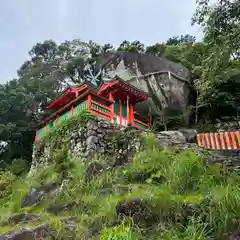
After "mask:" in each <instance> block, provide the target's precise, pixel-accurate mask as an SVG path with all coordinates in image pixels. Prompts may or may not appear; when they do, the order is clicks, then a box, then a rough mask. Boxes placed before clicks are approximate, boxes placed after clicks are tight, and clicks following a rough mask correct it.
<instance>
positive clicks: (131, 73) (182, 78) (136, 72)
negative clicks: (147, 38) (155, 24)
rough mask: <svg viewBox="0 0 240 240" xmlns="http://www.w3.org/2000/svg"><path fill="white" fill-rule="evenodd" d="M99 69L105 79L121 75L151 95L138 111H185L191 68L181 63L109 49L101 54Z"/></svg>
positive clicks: (140, 105) (175, 113)
mask: <svg viewBox="0 0 240 240" xmlns="http://www.w3.org/2000/svg"><path fill="white" fill-rule="evenodd" d="M97 68H98V70H100V69H101V70H102V78H103V80H105V81H108V80H110V79H113V78H115V77H119V78H121V79H122V80H124V81H126V82H128V83H130V84H132V85H134V86H135V87H137V88H138V89H140V90H142V91H145V92H147V93H148V94H149V96H150V99H149V100H147V101H146V102H143V103H140V104H137V106H136V108H137V110H138V111H141V112H142V113H145V114H146V115H147V114H148V113H149V111H151V114H153V115H155V114H157V113H159V111H160V110H161V111H162V113H164V114H165V115H177V114H179V113H180V112H185V110H186V107H187V104H188V99H189V93H190V86H189V71H188V69H187V68H185V67H184V66H183V65H182V64H180V63H175V62H172V61H169V60H168V59H166V58H158V57H156V56H151V55H148V54H140V53H132V52H107V53H105V54H103V55H102V56H100V57H99V60H98V64H97Z"/></svg>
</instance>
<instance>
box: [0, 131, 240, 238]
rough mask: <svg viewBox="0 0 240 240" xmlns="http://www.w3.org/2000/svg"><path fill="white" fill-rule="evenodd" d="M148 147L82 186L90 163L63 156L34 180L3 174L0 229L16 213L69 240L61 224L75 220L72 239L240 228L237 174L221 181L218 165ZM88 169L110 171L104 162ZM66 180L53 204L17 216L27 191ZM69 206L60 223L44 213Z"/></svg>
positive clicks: (209, 233)
mask: <svg viewBox="0 0 240 240" xmlns="http://www.w3.org/2000/svg"><path fill="white" fill-rule="evenodd" d="M145 146H146V147H145V149H144V150H143V151H141V152H139V153H137V154H136V155H135V156H134V158H133V160H132V161H131V162H130V163H129V164H128V166H125V168H124V169H123V168H111V169H108V170H104V171H102V172H99V173H97V174H93V176H91V178H90V180H89V181H87V182H86V181H85V174H86V169H87V168H88V167H89V166H90V165H91V163H85V164H84V163H83V161H81V159H78V158H77V157H75V156H72V157H71V158H69V157H66V155H65V153H64V151H62V152H61V151H60V152H58V153H57V154H56V155H55V158H57V159H55V160H54V161H53V164H52V165H50V166H48V167H47V168H45V169H42V170H41V171H38V173H37V174H35V175H34V176H31V177H21V178H17V177H16V176H13V175H12V174H11V173H9V172H5V173H1V175H0V189H2V192H1V194H2V196H3V197H2V200H1V202H0V204H1V205H0V206H1V208H0V223H1V222H3V221H4V220H6V219H7V218H8V217H9V216H11V215H13V214H16V213H20V212H26V213H34V214H38V215H40V216H41V221H42V222H47V223H49V224H50V225H51V226H52V227H53V228H54V229H55V230H56V233H57V235H58V239H67V238H66V236H67V234H69V233H68V232H67V231H66V229H65V227H64V223H63V219H65V218H68V217H72V216H74V217H76V218H77V223H76V232H77V239H92V240H94V239H102V240H108V239H109V240H111V239H114V240H118V239H119V240H120V239H126V240H135V239H136V240H137V239H140V240H141V239H153V240H154V239H156V240H158V239H163V240H174V239H176V240H178V239H183V240H204V239H217V238H219V237H220V236H222V235H223V234H224V233H226V232H230V231H234V230H235V229H236V228H237V227H238V223H239V212H240V181H239V179H240V175H239V173H238V172H237V171H235V172H233V173H226V172H224V171H222V168H221V166H220V165H217V164H216V165H209V166H206V165H205V164H204V163H203V161H202V159H200V158H198V157H197V156H196V155H195V154H194V153H192V152H189V151H185V152H181V153H177V152H176V151H174V150H173V149H163V148H159V147H158V144H157V142H156V139H154V137H153V136H152V135H147V137H146V144H145ZM61 154H62V156H61ZM93 161H98V162H99V163H100V164H102V165H103V166H104V164H107V163H106V162H105V161H104V158H102V159H99V160H98V159H93ZM62 163H64V165H62V166H61V167H59V165H61V164H62ZM63 176H64V180H65V181H66V182H65V184H64V185H62V189H61V191H60V192H59V193H58V194H57V195H56V196H54V197H48V196H47V195H46V198H45V199H43V200H42V201H41V202H40V204H39V205H38V206H32V207H28V208H23V209H22V208H21V201H22V199H23V198H24V196H25V195H26V194H27V193H28V192H29V189H30V187H32V186H35V187H39V186H44V185H46V184H50V183H53V182H57V183H59V184H61V181H62V179H63ZM138 200H141V201H139V202H140V203H139V202H138ZM134 201H135V202H134ZM136 202H137V203H136ZM72 203H74V204H75V205H73V207H72V208H68V209H65V210H64V211H59V212H58V214H57V215H54V214H53V213H50V212H48V211H47V209H48V208H49V207H50V206H61V205H66V204H72ZM141 204H143V205H141ZM119 205H120V206H121V207H122V208H123V207H124V211H125V216H123V214H119V210H118V206H119ZM121 211H123V210H121ZM124 211H123V212H124ZM123 212H122V213H123ZM36 224H39V222H37V223H36ZM32 225H34V223H31V225H28V226H32ZM21 227H22V225H19V226H15V228H21ZM9 230H12V226H2V227H0V232H1V233H5V232H7V231H9Z"/></svg>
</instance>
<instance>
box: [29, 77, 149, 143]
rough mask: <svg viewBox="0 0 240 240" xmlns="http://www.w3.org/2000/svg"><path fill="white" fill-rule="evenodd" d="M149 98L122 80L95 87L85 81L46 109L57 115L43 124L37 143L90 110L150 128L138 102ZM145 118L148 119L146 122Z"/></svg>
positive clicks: (107, 118) (116, 119)
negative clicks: (81, 113) (65, 122)
mask: <svg viewBox="0 0 240 240" xmlns="http://www.w3.org/2000/svg"><path fill="white" fill-rule="evenodd" d="M147 99H148V94H147V93H145V92H143V91H141V90H139V89H137V88H135V87H134V86H132V85H130V84H128V83H126V82H125V81H123V80H121V79H118V78H116V79H114V80H111V81H107V82H102V84H100V85H99V86H95V85H94V84H92V83H91V82H90V81H84V82H83V83H81V84H79V85H78V86H74V87H69V88H67V89H65V90H64V91H63V92H62V93H61V94H60V95H58V96H57V97H56V98H55V99H53V100H51V101H50V102H48V103H47V105H46V109H49V110H52V111H53V113H52V115H50V116H49V117H47V118H46V119H44V121H43V122H42V123H41V124H39V126H38V128H37V129H36V136H35V140H34V142H37V141H38V140H39V139H41V138H42V137H43V136H45V135H46V134H47V133H48V132H49V131H51V130H52V129H53V128H54V127H55V126H56V125H58V124H61V123H62V122H64V121H66V120H68V119H70V118H72V117H73V116H76V115H78V114H79V113H80V112H81V111H83V110H88V111H90V112H91V114H93V115H94V116H96V117H99V118H102V119H105V120H107V121H111V122H114V121H115V122H116V123H117V124H119V125H122V126H133V127H135V128H138V129H149V127H150V124H149V121H148V120H147V121H146V118H142V117H141V115H140V113H138V112H136V110H135V108H134V106H135V104H136V103H139V102H142V101H145V100H147ZM144 119H145V120H144Z"/></svg>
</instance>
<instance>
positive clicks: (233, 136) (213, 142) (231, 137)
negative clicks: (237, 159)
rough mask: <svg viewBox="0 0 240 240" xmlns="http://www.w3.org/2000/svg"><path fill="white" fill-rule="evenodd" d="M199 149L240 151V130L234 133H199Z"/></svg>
mask: <svg viewBox="0 0 240 240" xmlns="http://www.w3.org/2000/svg"><path fill="white" fill-rule="evenodd" d="M197 144H198V146H199V147H203V148H208V149H219V150H220V149H229V150H231V149H233V150H234V149H240V130H239V131H234V132H217V133H199V134H198V135H197Z"/></svg>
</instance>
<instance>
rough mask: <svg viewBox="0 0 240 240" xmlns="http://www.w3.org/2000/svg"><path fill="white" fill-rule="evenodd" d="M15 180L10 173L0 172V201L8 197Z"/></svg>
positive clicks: (14, 176)
mask: <svg viewBox="0 0 240 240" xmlns="http://www.w3.org/2000/svg"><path fill="white" fill-rule="evenodd" d="M16 178H17V177H16V175H14V174H13V173H12V172H10V171H3V172H0V199H4V198H8V197H10V195H11V192H12V188H11V187H12V184H13V183H14V182H15V180H16Z"/></svg>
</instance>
